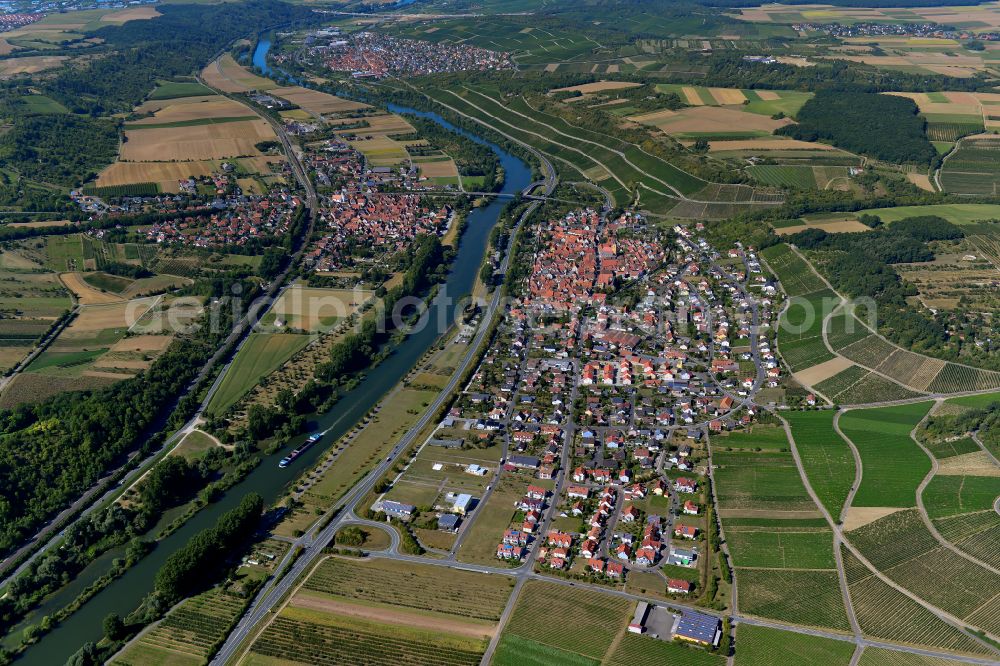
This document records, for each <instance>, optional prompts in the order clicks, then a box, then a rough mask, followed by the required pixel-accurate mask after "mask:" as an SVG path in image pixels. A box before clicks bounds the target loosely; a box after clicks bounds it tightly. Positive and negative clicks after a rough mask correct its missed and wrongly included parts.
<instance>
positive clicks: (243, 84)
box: [201, 53, 278, 93]
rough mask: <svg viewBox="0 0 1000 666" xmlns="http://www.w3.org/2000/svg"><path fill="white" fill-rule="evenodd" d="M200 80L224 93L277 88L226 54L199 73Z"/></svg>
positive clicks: (275, 84) (271, 82) (272, 82)
mask: <svg viewBox="0 0 1000 666" xmlns="http://www.w3.org/2000/svg"><path fill="white" fill-rule="evenodd" d="M201 78H202V79H203V80H204V81H205V83H207V84H208V85H210V86H212V87H213V88H217V89H219V90H221V91H222V92H226V93H244V92H247V91H249V90H261V91H268V90H272V89H274V88H277V87H278V84H277V83H275V82H274V81H272V80H271V79H265V78H264V77H262V76H257V75H256V74H254V73H252V72H250V71H249V70H247V69H246V68H245V67H242V66H241V65H240V64H239V63H237V62H236V61H235V60H233V57H232V56H231V55H229V54H228V53H226V54H225V55H223V56H222V57H220V58H219V59H218V60H215V61H214V62H211V63H209V64H208V65H207V66H206V67H205V69H203V70H202V72H201Z"/></svg>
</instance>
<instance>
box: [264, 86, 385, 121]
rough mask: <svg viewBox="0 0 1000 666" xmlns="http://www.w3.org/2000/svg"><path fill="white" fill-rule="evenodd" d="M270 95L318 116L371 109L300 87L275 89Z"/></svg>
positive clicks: (357, 103)
mask: <svg viewBox="0 0 1000 666" xmlns="http://www.w3.org/2000/svg"><path fill="white" fill-rule="evenodd" d="M270 94H272V95H277V96H278V97H280V98H282V99H285V100H288V101H289V102H291V103H292V104H294V105H295V106H299V107H302V108H303V109H305V110H306V111H308V112H309V113H314V114H316V115H318V116H322V115H324V114H327V113H345V112H349V111H357V110H358V109H367V108H369V106H368V105H367V104H362V103H361V102H352V101H351V100H348V99H342V98H340V97H336V96H334V95H328V94H327V93H324V92H319V91H318V90H309V89H308V88H302V87H300V86H289V87H287V88H275V89H274V90H271V91H270Z"/></svg>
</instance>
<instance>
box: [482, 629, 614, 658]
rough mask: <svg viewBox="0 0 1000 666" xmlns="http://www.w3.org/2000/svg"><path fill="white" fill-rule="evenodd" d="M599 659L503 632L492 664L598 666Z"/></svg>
mask: <svg viewBox="0 0 1000 666" xmlns="http://www.w3.org/2000/svg"><path fill="white" fill-rule="evenodd" d="M600 663H601V662H600V660H598V659H591V658H590V657H584V656H583V655H582V654H577V653H575V652H569V651H568V650H560V649H559V648H554V647H552V646H550V645H544V644H542V643H539V642H538V641H530V640H528V639H527V638H521V637H520V636H513V635H511V634H504V635H503V638H501V639H500V643H499V644H498V645H497V650H496V652H495V653H494V654H493V661H492V662H491V664H492V666H550V665H551V664H559V665H560V666H598V664H600Z"/></svg>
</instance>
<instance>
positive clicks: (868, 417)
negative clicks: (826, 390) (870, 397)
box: [840, 402, 933, 507]
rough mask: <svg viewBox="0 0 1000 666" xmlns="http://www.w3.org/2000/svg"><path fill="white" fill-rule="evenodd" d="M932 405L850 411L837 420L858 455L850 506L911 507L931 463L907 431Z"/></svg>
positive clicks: (928, 403) (914, 425)
mask: <svg viewBox="0 0 1000 666" xmlns="http://www.w3.org/2000/svg"><path fill="white" fill-rule="evenodd" d="M932 404H933V403H930V402H921V403H916V404H909V405H898V406H894V407H881V408H876V409H860V410H852V411H849V412H847V413H845V414H844V415H843V416H842V417H841V418H840V429H841V431H843V433H844V435H846V436H847V437H848V438H849V439H850V440H851V441H852V442H853V443H854V445H855V447H856V448H857V449H858V452H859V454H860V455H861V464H862V478H861V486H860V487H859V488H858V492H857V494H856V495H855V496H854V501H853V503H852V506H857V507H912V506H914V505H915V504H916V495H915V492H916V489H917V485H919V484H920V481H921V480H922V479H923V478H924V476H925V475H926V474H927V472H928V471H930V468H931V461H930V460H929V459H928V458H927V455H926V454H925V453H924V452H923V451H921V450H920V447H918V446H917V443H916V442H914V441H913V439H911V438H910V431H911V430H913V428H915V427H916V425H917V423H919V422H920V420H921V419H922V418H923V417H924V415H925V414H926V413H927V411H928V410H929V409H930V407H931V405H932Z"/></svg>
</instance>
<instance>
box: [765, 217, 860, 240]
mask: <svg viewBox="0 0 1000 666" xmlns="http://www.w3.org/2000/svg"><path fill="white" fill-rule="evenodd" d="M806 229H822V230H823V231H825V232H827V233H829V234H848V233H862V232H865V231H871V228H870V227H866V226H865V225H863V224H861V223H860V222H858V221H857V220H854V219H843V220H832V221H829V222H803V223H802V224H800V225H796V226H794V227H781V228H780V229H775V230H774V232H775V233H776V234H778V235H779V236H785V235H788V234H797V233H798V232H800V231H804V230H806Z"/></svg>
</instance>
